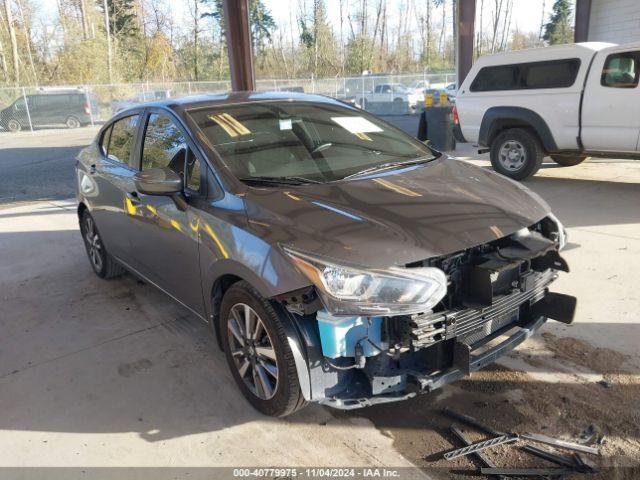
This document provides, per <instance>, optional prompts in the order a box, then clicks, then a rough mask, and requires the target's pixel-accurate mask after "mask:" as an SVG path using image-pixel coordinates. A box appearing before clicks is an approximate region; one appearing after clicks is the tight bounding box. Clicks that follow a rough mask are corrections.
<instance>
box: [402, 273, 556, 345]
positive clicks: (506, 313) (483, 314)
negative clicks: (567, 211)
mask: <svg viewBox="0 0 640 480" xmlns="http://www.w3.org/2000/svg"><path fill="white" fill-rule="evenodd" d="M556 277H557V274H556V273H555V271H553V270H551V269H548V270H546V271H544V272H535V271H530V272H527V273H526V274H524V275H523V276H522V278H521V280H520V287H519V288H515V289H513V291H512V292H511V293H509V294H506V295H501V296H499V297H496V298H494V301H493V304H492V305H491V306H489V307H482V308H477V309H476V308H467V309H460V310H447V311H444V312H437V313H428V314H417V315H413V316H411V318H410V319H409V335H410V339H411V345H412V346H413V347H414V348H416V349H419V348H424V347H427V346H429V345H432V344H434V343H436V342H439V341H441V340H448V339H450V338H454V337H460V339H461V340H462V341H463V342H464V343H467V344H473V343H475V342H477V341H479V340H481V339H482V338H484V337H486V336H487V335H490V334H491V333H493V332H495V331H496V330H498V329H500V328H502V327H504V326H505V325H508V324H510V323H513V322H515V321H516V320H518V312H519V307H520V306H521V305H523V304H524V303H525V302H529V303H530V304H531V303H535V302H537V301H538V300H540V299H541V298H543V297H544V295H545V291H546V288H547V286H548V285H549V284H550V283H551V282H552V281H553V280H555V278H556Z"/></svg>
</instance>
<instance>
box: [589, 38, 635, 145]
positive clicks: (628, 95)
mask: <svg viewBox="0 0 640 480" xmlns="http://www.w3.org/2000/svg"><path fill="white" fill-rule="evenodd" d="M639 76H640V50H632V51H629V50H624V49H622V48H620V47H613V48H608V49H606V50H603V51H602V52H600V53H598V55H597V56H596V58H595V59H594V61H593V65H592V66H591V70H590V73H589V79H588V80H587V86H586V89H585V93H584V99H583V107H582V143H583V145H584V147H585V149H586V150H592V151H605V152H634V151H636V149H637V148H638V135H639V133H640V115H639V114H638V112H640V92H639V91H638V80H639Z"/></svg>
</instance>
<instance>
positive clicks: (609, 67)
mask: <svg viewBox="0 0 640 480" xmlns="http://www.w3.org/2000/svg"><path fill="white" fill-rule="evenodd" d="M639 67H640V52H622V53H613V54H611V55H609V56H608V57H607V59H606V60H605V62H604V68H603V70H602V78H601V80H600V83H601V84H602V86H604V87H611V88H635V87H637V86H638V74H639V73H640V68H639Z"/></svg>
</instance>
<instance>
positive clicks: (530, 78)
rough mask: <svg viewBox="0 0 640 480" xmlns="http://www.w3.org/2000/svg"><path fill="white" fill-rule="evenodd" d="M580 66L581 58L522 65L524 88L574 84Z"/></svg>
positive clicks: (556, 86)
mask: <svg viewBox="0 0 640 480" xmlns="http://www.w3.org/2000/svg"><path fill="white" fill-rule="evenodd" d="M579 68H580V60H578V59H573V60H559V61H556V62H536V63H530V64H527V65H523V66H522V67H521V72H520V76H521V80H522V87H523V88H566V87H570V86H571V85H573V82H575V80H576V76H577V75H578V69H579Z"/></svg>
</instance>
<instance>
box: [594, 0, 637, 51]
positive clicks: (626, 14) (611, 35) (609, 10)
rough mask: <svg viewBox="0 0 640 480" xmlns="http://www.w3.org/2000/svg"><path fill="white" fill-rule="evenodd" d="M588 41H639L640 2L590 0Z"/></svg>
mask: <svg viewBox="0 0 640 480" xmlns="http://www.w3.org/2000/svg"><path fill="white" fill-rule="evenodd" d="M589 41H590V42H612V43H629V42H638V41H640V0H592V3H591V17H590V20H589Z"/></svg>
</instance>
